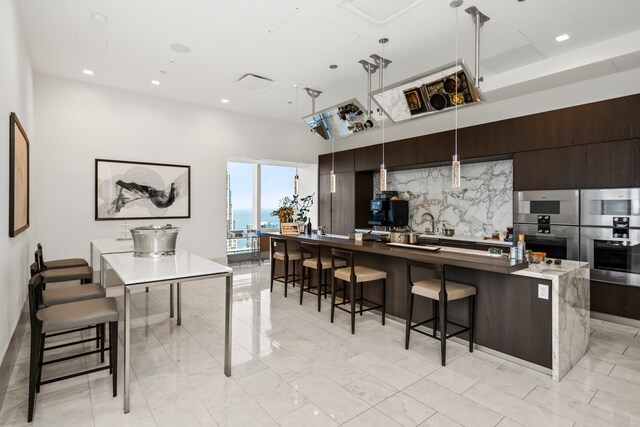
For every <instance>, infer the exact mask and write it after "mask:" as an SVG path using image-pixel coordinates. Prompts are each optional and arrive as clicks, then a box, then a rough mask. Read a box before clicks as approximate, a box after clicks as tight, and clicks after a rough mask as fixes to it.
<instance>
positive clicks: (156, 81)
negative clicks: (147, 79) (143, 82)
mask: <svg viewBox="0 0 640 427" xmlns="http://www.w3.org/2000/svg"><path fill="white" fill-rule="evenodd" d="M151 84H152V85H154V86H158V85H159V84H160V82H159V81H158V80H151Z"/></svg>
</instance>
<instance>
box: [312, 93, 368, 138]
mask: <svg viewBox="0 0 640 427" xmlns="http://www.w3.org/2000/svg"><path fill="white" fill-rule="evenodd" d="M366 111H367V109H366V108H365V107H364V106H363V105H362V104H360V102H358V100H357V99H355V98H353V99H350V100H348V101H345V102H342V103H340V104H338V105H334V106H333V107H329V108H327V109H325V110H322V111H319V112H317V113H315V114H312V115H310V116H307V117H305V118H303V120H304V121H305V122H307V124H308V125H309V127H310V128H311V130H312V131H313V132H315V133H316V134H317V135H320V136H321V137H322V138H324V139H325V140H330V139H331V137H332V136H333V137H334V138H335V139H338V138H342V137H345V136H349V135H353V134H355V133H358V132H363V131H366V130H368V129H373V128H374V127H375V126H376V125H377V124H376V121H375V120H374V119H373V118H371V117H369V116H367V114H366Z"/></svg>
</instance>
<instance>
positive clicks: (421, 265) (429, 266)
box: [407, 260, 446, 292]
mask: <svg viewBox="0 0 640 427" xmlns="http://www.w3.org/2000/svg"><path fill="white" fill-rule="evenodd" d="M414 268H417V269H423V270H431V271H435V272H436V273H439V274H440V277H439V279H440V290H441V291H446V279H445V275H444V268H445V266H444V264H433V263H430V262H421V261H412V260H407V283H408V284H409V285H410V286H409V292H411V286H413V274H412V272H413V269H414Z"/></svg>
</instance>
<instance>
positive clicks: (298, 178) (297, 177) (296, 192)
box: [293, 174, 300, 196]
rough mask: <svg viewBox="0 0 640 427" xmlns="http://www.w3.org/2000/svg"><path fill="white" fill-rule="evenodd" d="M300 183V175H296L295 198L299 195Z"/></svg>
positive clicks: (294, 184) (294, 181)
mask: <svg viewBox="0 0 640 427" xmlns="http://www.w3.org/2000/svg"><path fill="white" fill-rule="evenodd" d="M299 181H300V177H299V176H298V174H296V176H295V177H294V178H293V195H294V196H297V195H298V192H299Z"/></svg>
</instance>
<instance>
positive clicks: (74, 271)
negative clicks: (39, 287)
mask: <svg viewBox="0 0 640 427" xmlns="http://www.w3.org/2000/svg"><path fill="white" fill-rule="evenodd" d="M40 275H41V276H42V282H43V283H55V282H68V281H70V280H87V279H88V280H92V279H93V268H91V267H73V268H59V269H57V270H45V271H43V272H42V273H41V274H40Z"/></svg>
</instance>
